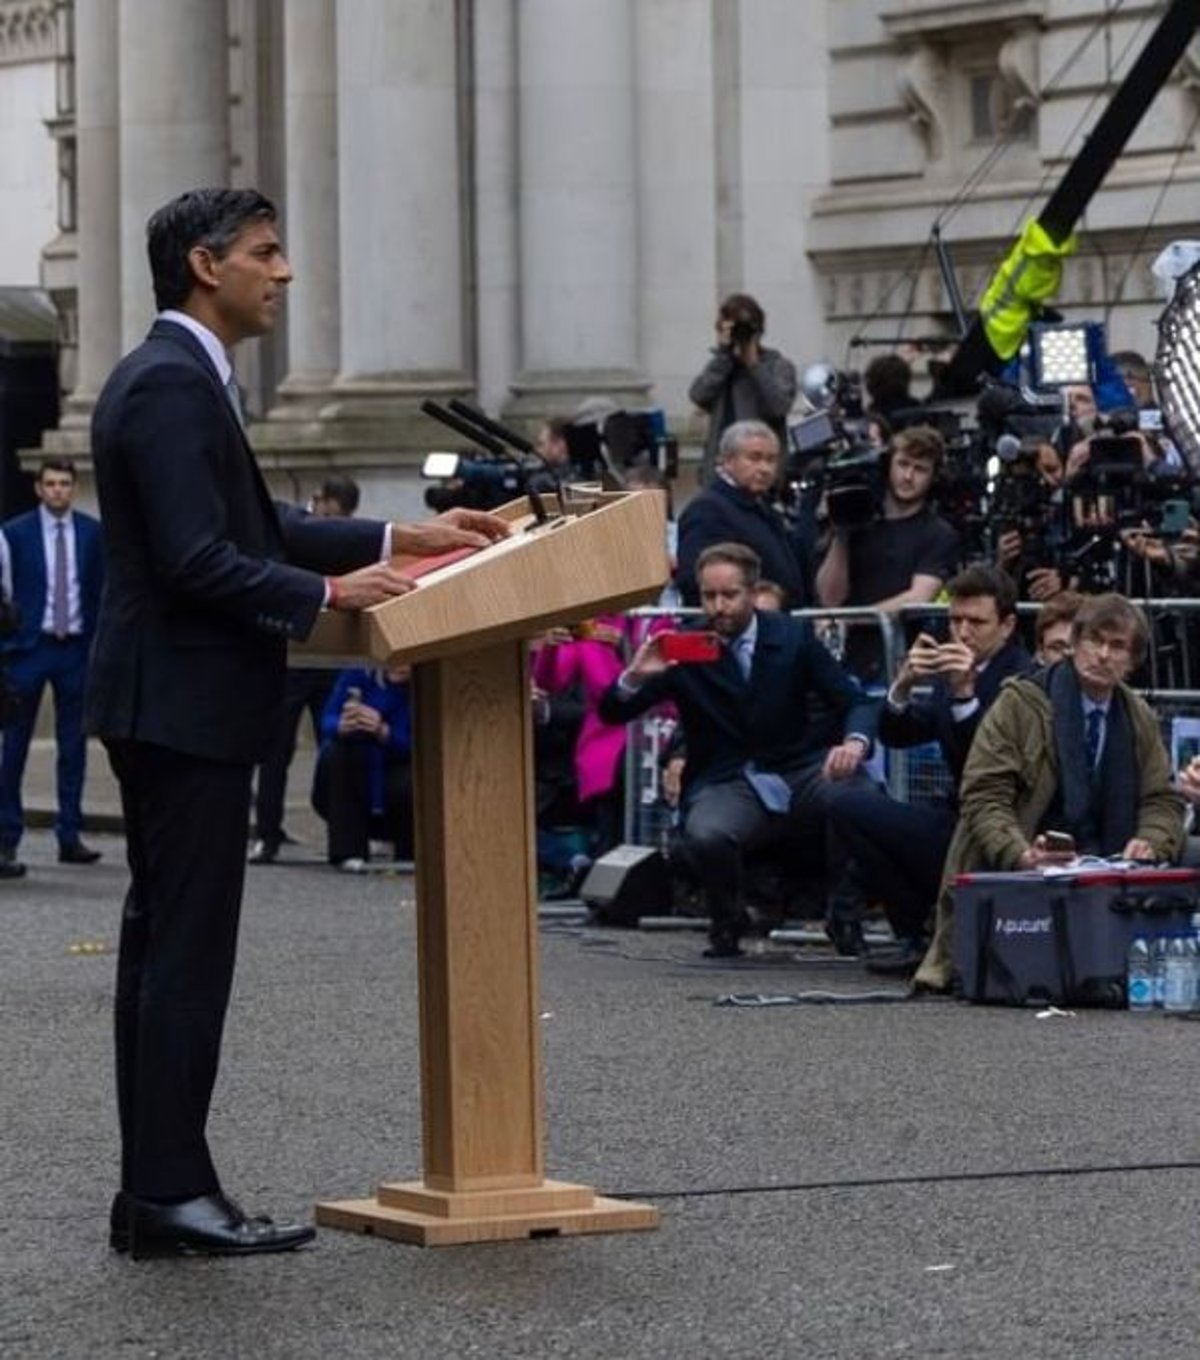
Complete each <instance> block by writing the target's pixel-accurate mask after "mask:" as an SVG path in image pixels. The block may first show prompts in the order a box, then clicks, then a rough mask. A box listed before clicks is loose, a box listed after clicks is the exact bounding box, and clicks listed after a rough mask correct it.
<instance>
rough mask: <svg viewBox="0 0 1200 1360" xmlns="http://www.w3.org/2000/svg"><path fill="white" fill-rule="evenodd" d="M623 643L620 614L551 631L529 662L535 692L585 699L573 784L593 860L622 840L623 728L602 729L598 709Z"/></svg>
mask: <svg viewBox="0 0 1200 1360" xmlns="http://www.w3.org/2000/svg"><path fill="white" fill-rule="evenodd" d="M624 642H625V620H624V619H623V618H622V617H621V615H619V614H605V615H602V616H601V617H599V618H597V619H594V620H589V621H588V622H586V623H583V624H579V625H577V626H576V627H575V628H573V629H571V630H570V631H568V630H566V629H561V628H556V629H553V630H551V632H549V633H548V634H547V635H546V638H545V641H544V642H543V643H542V645H541V647H539V648H538V650H537V651H536V652H535V654H534V657H533V683H534V686H535V688H536V689H539V690H542V691H543V692H544V693H546V694H558V693H560V692H562V691H563V690H568V689H570V688H571V687H572V686H578V688H579V691H580V692H581V693H582V696H583V701H584V706H585V712H584V718H583V723H582V725H581V727H580V729H579V737H578V739H577V740H576V743H575V779H576V783H577V786H578V789H577V792H578V797H579V802H580V805H581V806H582V808H583V810H584V812H585V813H587V814H589V821H590V822H591V823H592V825H593V826H594V827H595V842H596V843H595V846H594V851H593V854H594V856H598V855H602V854H603V853H604V852H605V851H606V850H609V849H611V848H612V846H614V845H615V844H616V843H617V842H618V840H620V831H621V790H622V775H623V773H624V772H623V769H622V758H623V756H624V754H625V728H624V727H623V726H616V727H610V726H608V725H607V724H606V723H602V722H601V721H600V719H599V717H598V716H597V713H596V709H597V707H598V705H599V703H600V696H601V695H602V694H603V693H604V691H605V690H606V689H608V687H609V685H611V684H612V682H613V681H614V680H615V679H616V678H617V676H618V675H620V674H621V670H622V668H623V667H624V664H625V657H624V650H623V649H624Z"/></svg>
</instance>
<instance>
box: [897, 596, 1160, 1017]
mask: <svg viewBox="0 0 1200 1360" xmlns="http://www.w3.org/2000/svg"><path fill="white" fill-rule="evenodd" d="M1148 636H1149V635H1148V630H1147V627H1146V621H1145V619H1144V618H1143V616H1142V614H1141V612H1140V611H1139V610H1138V609H1136V608H1135V607H1134V606H1133V605H1132V604H1130V603H1129V601H1128V600H1126V599H1124V598H1123V597H1122V596H1120V595H1115V594H1108V595H1096V596H1093V597H1092V598H1090V599H1088V600H1087V601H1085V602H1084V604H1083V605H1082V606H1081V608H1080V610H1079V612H1078V614H1076V616H1075V621H1074V623H1073V625H1072V629H1071V648H1072V650H1071V655H1070V657H1069V658H1068V659H1066V660H1064V661H1060V662H1057V663H1056V664H1055V665H1053V666H1050V667H1049V668H1047V669H1046V670H1043V671H1039V672H1037V673H1036V674H1034V675H1031V676H1028V677H1022V678H1019V679H1014V680H1010V681H1009V682H1008V683H1007V684H1006V685H1005V686H1004V688H1003V690H1002V691H1001V693H1000V695H999V697H998V698H997V699H996V702H995V703H994V704H993V705H992V707H991V708H990V709H989V711H988V713H987V715H986V716H985V717H984V719H983V721H982V722H981V723H980V725H979V730H978V731H977V732H976V734H975V740H974V743H973V744H972V747H971V753H970V756H969V757H968V759H967V764H966V769H965V771H964V773H963V780H962V787H961V790H960V807H961V812H960V816H959V822H958V827H957V829H956V831H955V833H954V840H953V841H952V843H951V846H950V850H949V853H948V855H947V857H946V872H945V877H944V879H943V890H942V895H941V897H940V898H939V899H938V910H937V924H936V928H935V931H934V937H933V942H932V943H931V944H930V946H929V950H928V952H927V953H926V955H925V958H924V959H923V960H922V962H921V966H920V968H919V969H918V970H917V973H916V976H915V977H914V979H913V984H914V987H915V988H916V989H917V990H918V991H935V992H944V991H947V990H948V989H949V987H950V984H951V980H952V978H951V975H952V958H953V888H952V885H953V883H954V879H955V876H956V875H958V874H962V873H971V872H978V871H981V870H993V871H994V870H999V871H1004V872H1006V871H1011V870H1016V869H1039V868H1043V867H1044V866H1047V865H1051V864H1057V863H1065V862H1068V861H1070V860H1071V859H1072V858H1073V857H1074V855H1075V854H1084V855H1105V856H1118V857H1120V858H1122V859H1130V860H1146V861H1149V862H1160V861H1163V860H1174V859H1175V858H1176V857H1177V856H1178V855H1179V853H1180V850H1181V848H1182V845H1183V805H1182V802H1181V800H1180V797H1179V795H1178V794H1177V793H1176V792H1175V791H1174V790H1173V789H1172V788H1171V770H1170V764H1169V762H1168V759H1167V752H1166V749H1165V748H1164V746H1163V741H1162V737H1161V735H1160V734H1159V728H1158V719H1157V718H1156V717H1155V715H1154V713H1153V711H1152V710H1151V709H1150V707H1149V705H1148V704H1147V703H1146V702H1145V700H1143V699H1141V698H1140V697H1139V696H1138V695H1137V694H1135V693H1134V692H1133V690H1131V689H1130V688H1129V687H1128V684H1127V683H1126V682H1127V680H1128V677H1129V676H1130V674H1131V673H1132V672H1133V671H1134V670H1135V669H1136V667H1137V666H1138V665H1139V663H1140V662H1141V660H1142V658H1143V657H1144V655H1145V652H1146V646H1147V642H1148ZM1050 832H1056V833H1058V835H1057V836H1055V837H1054V838H1053V842H1055V843H1052V839H1051V838H1050V837H1049V835H1048V833H1050ZM1064 836H1065V837H1069V838H1070V844H1072V845H1073V849H1067V848H1065V847H1061V846H1060V845H1059V844H1057V843H1059V842H1061V840H1062V838H1063V837H1064Z"/></svg>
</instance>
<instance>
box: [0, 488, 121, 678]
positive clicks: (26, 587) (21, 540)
mask: <svg viewBox="0 0 1200 1360" xmlns="http://www.w3.org/2000/svg"><path fill="white" fill-rule="evenodd" d="M71 521H72V524H73V526H74V532H75V574H76V576H77V578H78V580H79V603H80V607H81V609H82V611H83V637H84V640H85V641H89V640H90V639H91V637H92V634H93V633H94V632H95V630H96V617H97V614H98V613H99V609H100V592H101V589H102V588H103V585H104V555H103V552H102V551H101V543H100V524H99V521H98V520H95V519H93V518H92V516H91V515H85V514H84V513H83V512H82V511H81V510H72V511H71ZM3 527H4V537H5V538H6V539H7V540H8V548H9V553H10V555H11V558H12V582H13V603H14V604H15V605H16V607H17V612H18V615H19V618H20V625H19V627H18V628H17V631H16V632H15V633H14V634H13V635H12V637H10V638H7V639H6V640H5V642H4V650H5V651H6V652H28V651H31V650H32V649H33V648H34V646H35V645H36V644H37V642H38V639H39V638H40V637H41V635H42V620H43V618H44V617H45V614H46V592H47V586H48V582H47V580H46V550H45V546H44V544H43V541H42V518H41V513H40V511H38V510H28V511H26V513H25V514H23V515H17V516H16V517H15V518H13V519H10V520H8V521H6V522H5V524H4V526H3Z"/></svg>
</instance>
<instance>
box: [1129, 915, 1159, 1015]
mask: <svg viewBox="0 0 1200 1360" xmlns="http://www.w3.org/2000/svg"><path fill="white" fill-rule="evenodd" d="M1125 996H1126V1001H1127V1004H1128V1006H1129V1009H1130V1010H1131V1011H1134V1012H1136V1013H1137V1014H1138V1015H1149V1014H1150V1013H1151V1012H1152V1011H1153V1010H1154V969H1153V966H1152V964H1151V961H1150V946H1149V945H1148V944H1147V943H1146V939H1145V936H1143V935H1135V936H1134V937H1133V939H1132V940H1131V941H1130V944H1129V955H1128V959H1127V961H1126V968H1125Z"/></svg>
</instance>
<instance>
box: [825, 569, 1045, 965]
mask: <svg viewBox="0 0 1200 1360" xmlns="http://www.w3.org/2000/svg"><path fill="white" fill-rule="evenodd" d="M946 590H947V594H948V595H949V596H950V637H949V640H948V641H946V642H941V643H939V642H938V641H936V640H935V639H934V638H932V637H930V636H929V634H927V633H921V634H920V635H919V636H918V637H917V639H916V641H915V642H914V643H913V645H912V647H911V648H910V650H909V652H908V655H907V656H906V657H905V659H904V661H903V663H902V664H901V667H900V671H899V674H898V675H897V677H896V679H895V681H894V682H893V684H892V687H891V689H890V690H889V691H888V696H887V702H886V703H885V704H884V707H883V712H882V713H881V714H880V718H879V740H880V742H881V743H882V744H883V745H884V746H889V747H892V748H895V749H904V748H909V747H914V746H923V745H926V744H927V743H930V742H936V743H937V744H938V746H939V747H940V748H941V753H942V758H943V759H944V760H945V762H946V764H947V766H948V767H949V769H950V776H951V780H952V787H951V789H950V790H949V792H948V793H947V794H946V795H944V796H943V797H941V798H939V799H937V800H936V801H933V802H923V803H920V804H917V803H903V802H899V801H898V800H896V799H894V798H890V797H888V795H887V794H885V793H883V792H881V791H880V790H879V789H876V788H864V789H861V790H856V791H855V792H854V793H851V794H849V795H848V796H847V797H845V798H841V799H839V800H838V801H837V803H836V804H835V805H834V806H833V807H832V808H831V809H830V818H831V820H832V822H833V824H834V826H835V828H836V829H837V831H838V834H839V835H840V836H841V838H842V840H843V841H844V843H845V844H846V846H847V848H848V850H849V851H850V853H851V855H852V856H853V857H854V860H855V863H856V864H857V866H858V870H859V873H860V875H861V879H862V882H863V886H864V887H865V888H866V889H867V890H868V892H869V893H870V894H872V895H873V896H874V897H876V898H878V900H880V901H882V902H883V903H884V905H885V907H886V909H887V912H888V918H889V920H890V923H891V926H892V930H893V931H894V933H895V935H896V937H897V942H898V948H897V950H896V951H895V952H894V953H892V954H885V953H883V952H882V951H881V952H879V953H877V954H876V955H875V956H874V957H873V958H872V959H870V960H868V963H867V966H868V968H871V969H872V971H876V972H911V971H912V970H913V969H915V968H916V967H917V965H918V964H919V963H920V961H921V957H922V955H923V954H924V952H925V933H926V931H927V929H928V926H929V921H930V917H931V914H932V911H933V906H934V903H935V902H936V901H937V896H938V889H939V885H940V882H941V876H942V865H943V864H944V862H945V859H946V851H947V850H948V849H949V846H950V839H951V837H952V836H953V835H954V827H955V825H956V823H957V821H958V785H959V783H960V781H961V779H962V773H963V769H964V767H965V766H966V763H967V756H968V755H969V754H970V750H971V741H972V739H973V738H974V736H975V729H976V728H977V727H978V726H979V722H980V719H981V718H982V717H983V715H984V713H986V712H987V710H988V708H989V707H990V706H991V703H992V701H993V699H995V697H996V695H997V694H998V693H999V692H1000V686H1001V684H1002V683H1003V682H1004V681H1005V680H1006V679H1007V678H1008V677H1009V676H1010V675H1025V674H1026V673H1028V672H1029V671H1031V670H1032V669H1033V660H1032V658H1031V657H1030V655H1029V653H1028V652H1027V651H1026V650H1025V648H1024V646H1023V645H1022V644H1021V641H1020V639H1019V638H1018V637H1017V636H1016V633H1015V629H1016V623H1017V591H1016V586H1015V585H1014V584H1013V581H1012V579H1011V578H1010V577H1009V576H1008V575H1007V573H1005V572H1003V571H1001V570H1000V569H999V568H998V567H987V566H979V567H969V568H968V569H967V570H966V571H962V572H959V574H958V575H957V576H955V577H954V578H953V579H952V580H951V581H950V583H949V584H948V586H947V587H946ZM919 685H926V686H931V688H930V690H929V693H928V695H927V696H925V697H920V698H915V697H914V696H913V690H914V689H915V688H916V687H917V686H919Z"/></svg>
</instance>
